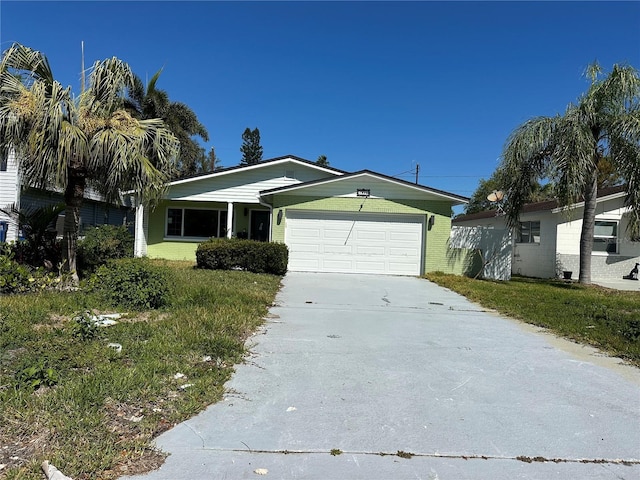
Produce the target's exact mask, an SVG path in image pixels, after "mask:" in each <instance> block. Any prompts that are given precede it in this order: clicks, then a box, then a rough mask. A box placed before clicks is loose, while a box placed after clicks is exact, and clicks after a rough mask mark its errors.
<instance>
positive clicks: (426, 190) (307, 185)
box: [260, 172, 469, 205]
mask: <svg viewBox="0 0 640 480" xmlns="http://www.w3.org/2000/svg"><path fill="white" fill-rule="evenodd" d="M361 177H369V178H375V179H377V180H382V181H385V182H389V183H394V184H396V185H399V186H401V187H404V188H408V189H411V190H416V191H419V192H421V193H429V194H431V195H435V196H437V197H442V198H443V199H446V200H451V201H454V202H457V203H456V204H458V205H463V204H465V203H469V201H468V200H462V199H460V198H456V197H452V196H449V195H446V194H444V193H441V192H439V191H434V190H432V189H430V188H429V187H424V186H421V185H411V184H408V183H405V182H403V181H399V180H395V179H393V178H389V177H386V176H383V175H376V174H375V173H372V172H362V173H358V174H354V175H349V174H347V175H346V176H342V177H337V178H328V179H325V180H320V181H313V182H305V183H301V184H297V185H292V186H291V187H285V188H281V189H277V191H275V192H271V191H268V190H266V191H264V192H260V195H261V196H262V195H272V194H274V193H277V194H280V193H289V192H292V191H295V190H301V189H305V188H311V187H316V186H320V185H327V184H330V183H333V182H341V181H347V180H353V179H358V178H361ZM274 190H275V189H274Z"/></svg>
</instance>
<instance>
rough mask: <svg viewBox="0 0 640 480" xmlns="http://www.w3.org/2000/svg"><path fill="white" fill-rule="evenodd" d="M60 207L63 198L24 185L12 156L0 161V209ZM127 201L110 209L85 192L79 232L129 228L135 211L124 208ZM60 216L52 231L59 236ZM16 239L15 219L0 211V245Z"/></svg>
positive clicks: (109, 206)
mask: <svg viewBox="0 0 640 480" xmlns="http://www.w3.org/2000/svg"><path fill="white" fill-rule="evenodd" d="M59 203H64V197H63V194H62V193H61V192H60V191H57V190H55V189H39V188H33V187H30V186H28V185H24V184H23V183H22V181H21V177H20V168H19V165H18V161H17V158H16V156H15V154H14V152H13V151H12V150H11V151H10V152H9V154H8V155H7V157H6V158H4V159H2V158H0V209H3V210H9V209H10V208H11V206H15V207H16V208H17V209H19V210H20V209H21V210H23V211H24V210H32V209H35V208H39V207H43V206H47V205H56V204H59ZM130 203H131V202H130V200H129V198H125V197H123V205H120V206H118V205H111V204H107V203H105V202H104V201H102V198H101V196H100V195H99V194H98V193H97V192H96V191H95V190H93V189H91V188H87V189H86V192H85V199H84V202H83V204H82V207H81V208H80V228H81V231H82V228H84V227H87V226H91V225H103V224H110V225H129V224H133V221H134V219H135V211H134V210H133V209H132V208H131V207H130V206H128V205H127V204H130ZM63 221H64V214H61V215H60V216H59V218H58V221H57V222H56V230H57V231H58V233H60V234H61V233H62V224H63ZM19 238H20V225H18V222H17V219H16V218H15V217H12V216H10V215H7V214H5V213H3V212H1V211H0V241H6V242H12V241H15V240H18V239H19Z"/></svg>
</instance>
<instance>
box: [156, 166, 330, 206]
mask: <svg viewBox="0 0 640 480" xmlns="http://www.w3.org/2000/svg"><path fill="white" fill-rule="evenodd" d="M291 174H293V176H291ZM329 176H331V175H330V174H328V173H326V172H324V171H319V170H318V169H315V168H313V167H311V166H308V165H305V164H302V163H300V162H294V161H283V162H274V163H273V164H266V165H264V166H262V167H256V168H250V169H247V170H244V171H238V170H236V171H230V172H229V173H226V174H224V173H223V174H220V175H215V174H213V175H211V176H204V177H202V178H201V179H194V180H190V181H185V182H181V183H177V184H175V185H172V186H171V187H170V189H169V191H168V193H167V194H166V195H165V197H164V198H166V199H171V200H194V201H203V202H224V203H227V202H233V203H258V192H260V191H262V190H270V189H272V188H279V187H286V186H289V185H295V184H298V183H301V182H308V181H311V180H318V179H320V178H326V177H329Z"/></svg>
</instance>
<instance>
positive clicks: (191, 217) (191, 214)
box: [166, 208, 227, 238]
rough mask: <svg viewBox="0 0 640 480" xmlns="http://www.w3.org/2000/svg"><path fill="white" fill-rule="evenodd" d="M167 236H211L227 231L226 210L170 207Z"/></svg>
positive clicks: (223, 233) (220, 234)
mask: <svg viewBox="0 0 640 480" xmlns="http://www.w3.org/2000/svg"><path fill="white" fill-rule="evenodd" d="M166 233H167V237H193V238H210V237H224V236H225V235H226V233H227V212H226V210H223V211H220V210H209V209H204V208H168V209H167V229H166Z"/></svg>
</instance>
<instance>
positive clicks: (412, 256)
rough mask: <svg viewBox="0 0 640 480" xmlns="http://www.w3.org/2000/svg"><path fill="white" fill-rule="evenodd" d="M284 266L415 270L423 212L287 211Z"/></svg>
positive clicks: (419, 261) (324, 269) (297, 268)
mask: <svg viewBox="0 0 640 480" xmlns="http://www.w3.org/2000/svg"><path fill="white" fill-rule="evenodd" d="M286 222H287V223H286V229H285V243H286V244H287V246H288V247H289V270H291V271H301V272H343V273H380V274H387V275H420V273H421V271H420V267H421V265H422V251H423V248H422V244H423V242H422V237H423V233H422V232H423V230H424V217H421V216H418V215H390V214H368V213H332V212H306V211H287V219H286Z"/></svg>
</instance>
